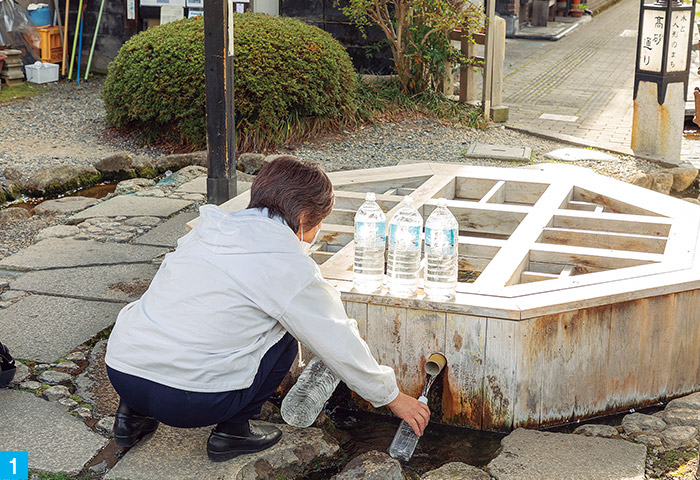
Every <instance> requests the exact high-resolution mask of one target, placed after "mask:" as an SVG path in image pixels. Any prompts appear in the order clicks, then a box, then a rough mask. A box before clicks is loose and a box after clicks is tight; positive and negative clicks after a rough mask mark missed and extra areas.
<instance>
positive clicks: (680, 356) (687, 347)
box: [666, 290, 700, 397]
mask: <svg viewBox="0 0 700 480" xmlns="http://www.w3.org/2000/svg"><path fill="white" fill-rule="evenodd" d="M675 296H676V311H675V313H674V318H675V328H674V331H673V338H672V339H671V342H670V344H669V345H668V347H669V350H670V358H671V359H672V361H673V363H674V365H675V366H673V367H672V368H671V369H670V371H669V372H668V375H669V376H668V385H667V389H666V394H667V395H668V396H669V397H676V396H679V395H684V394H688V393H691V392H694V391H697V390H698V389H700V355H699V354H698V345H700V321H698V312H699V311H700V290H691V291H688V292H680V293H677V294H675Z"/></svg>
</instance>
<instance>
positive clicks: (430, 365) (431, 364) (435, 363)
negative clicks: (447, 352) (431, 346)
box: [425, 352, 447, 377]
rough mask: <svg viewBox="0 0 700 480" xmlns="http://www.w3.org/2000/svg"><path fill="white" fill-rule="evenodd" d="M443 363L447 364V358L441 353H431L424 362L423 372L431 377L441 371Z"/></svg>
mask: <svg viewBox="0 0 700 480" xmlns="http://www.w3.org/2000/svg"><path fill="white" fill-rule="evenodd" d="M445 365H447V359H446V358H445V356H444V355H443V354H442V353H440V352H436V353H432V354H431V355H430V356H429V357H428V361H427V362H425V373H427V374H428V375H430V376H431V377H436V376H438V375H440V372H442V369H443V368H445Z"/></svg>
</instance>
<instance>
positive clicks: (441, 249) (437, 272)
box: [425, 198, 459, 301]
mask: <svg viewBox="0 0 700 480" xmlns="http://www.w3.org/2000/svg"><path fill="white" fill-rule="evenodd" d="M458 232H459V225H458V224H457V219H455V217H454V215H452V212H450V211H449V210H448V209H447V200H445V199H444V198H441V199H439V200H438V202H437V208H436V209H435V210H434V211H433V213H431V214H430V216H429V217H428V219H427V220H426V221H425V258H426V259H427V262H426V263H427V265H426V267H425V293H426V294H427V295H428V297H430V298H431V299H433V300H442V301H445V300H449V299H451V298H453V297H454V295H455V290H456V288H457V261H458V255H457V253H458V252H457V250H458V243H457V242H458V240H459V233H458Z"/></svg>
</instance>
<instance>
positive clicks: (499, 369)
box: [481, 318, 518, 431]
mask: <svg viewBox="0 0 700 480" xmlns="http://www.w3.org/2000/svg"><path fill="white" fill-rule="evenodd" d="M517 327H518V322H511V321H508V320H500V319H496V318H489V319H488V322H487V325H486V350H485V352H484V409H483V414H482V420H481V426H482V428H483V429H484V430H499V431H508V430H510V429H511V428H512V427H513V414H514V405H515V402H516V398H515V397H516V382H517V377H516V375H517V370H516V358H517V357H516V355H517V353H516V348H515V345H516V343H515V342H516V329H517Z"/></svg>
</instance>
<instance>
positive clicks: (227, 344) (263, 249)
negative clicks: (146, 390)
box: [105, 205, 399, 407]
mask: <svg viewBox="0 0 700 480" xmlns="http://www.w3.org/2000/svg"><path fill="white" fill-rule="evenodd" d="M286 331H288V332H289V333H291V334H292V335H293V336H294V337H295V338H296V339H297V340H299V341H301V342H303V343H304V344H305V345H306V346H307V347H308V348H309V349H310V350H311V351H312V352H314V353H315V354H316V355H318V356H319V357H320V358H321V359H322V360H323V362H324V364H325V365H326V366H327V367H328V368H330V369H331V370H332V371H333V372H334V373H336V375H338V376H339V377H340V378H341V379H342V380H343V381H344V382H345V383H346V384H347V385H348V387H350V388H351V389H352V390H354V391H355V392H357V393H358V394H359V395H360V396H361V397H362V398H364V399H365V400H367V401H369V402H370V403H371V404H372V405H374V406H375V407H380V406H383V405H386V404H387V403H389V402H391V401H392V400H394V398H396V396H397V395H398V393H399V390H398V387H397V385H396V378H395V376H394V372H393V370H392V369H391V368H389V367H386V366H380V365H379V364H377V362H376V360H375V359H374V358H373V357H372V354H371V353H370V351H369V348H368V347H367V344H366V343H365V342H364V341H363V340H362V338H360V336H359V334H358V333H357V326H356V322H355V320H352V319H349V318H348V317H347V315H346V313H345V310H344V308H343V304H342V302H341V300H340V293H339V292H338V291H337V290H336V289H335V288H333V287H332V286H331V285H330V284H329V283H328V282H326V281H325V280H324V279H323V277H322V276H321V272H320V270H319V268H318V266H317V265H316V263H315V262H314V261H313V260H312V259H311V258H309V257H308V256H306V255H305V254H304V252H303V250H302V246H301V243H300V241H299V238H298V237H297V236H296V235H295V234H294V232H292V230H291V229H290V228H289V227H288V226H287V225H286V224H285V223H284V221H283V220H281V219H279V218H269V217H268V215H267V210H266V209H265V210H259V209H249V210H242V211H240V212H236V213H233V214H230V213H226V212H224V211H222V210H221V209H219V208H218V207H216V206H213V205H205V206H203V207H202V208H201V209H200V221H199V223H198V224H197V226H196V227H195V228H194V229H193V230H192V231H191V232H190V233H189V234H187V235H186V236H184V237H182V238H181V239H180V240H179V241H178V246H177V250H175V251H174V252H172V253H170V254H168V255H166V257H165V259H164V261H163V263H162V265H161V267H160V269H159V270H158V273H156V275H155V277H154V278H153V281H152V282H151V286H150V287H149V289H148V291H147V292H146V293H145V294H144V295H143V296H142V297H141V299H139V300H137V301H135V302H133V303H130V304H129V305H127V306H126V307H124V309H123V310H122V311H121V312H120V313H119V316H118V318H117V323H116V325H115V327H114V329H113V331H112V333H111V335H110V338H109V343H108V346H107V355H106V358H105V360H106V363H107V364H108V365H109V366H110V367H112V368H113V369H115V370H118V371H120V372H123V373H127V374H130V375H135V376H138V377H141V378H145V379H148V380H151V381H154V382H157V383H160V384H163V385H167V386H170V387H173V388H178V389H181V390H189V391H194V392H226V391H231V390H240V389H244V388H247V387H249V386H250V385H251V384H252V383H253V379H254V378H255V375H256V373H257V370H258V366H259V365H260V360H261V359H262V357H263V355H265V353H266V352H267V351H268V349H269V348H270V347H272V346H273V345H274V344H275V343H277V342H278V341H279V340H280V339H281V338H282V337H283V336H284V334H285V332H286Z"/></svg>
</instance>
